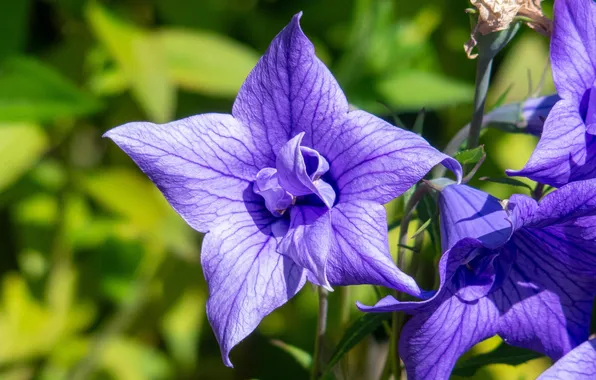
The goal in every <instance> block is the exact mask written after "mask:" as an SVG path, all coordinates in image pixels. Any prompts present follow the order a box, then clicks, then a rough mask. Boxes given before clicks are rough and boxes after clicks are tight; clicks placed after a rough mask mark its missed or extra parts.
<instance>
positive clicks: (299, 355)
mask: <svg viewBox="0 0 596 380" xmlns="http://www.w3.org/2000/svg"><path fill="white" fill-rule="evenodd" d="M271 344H272V345H274V346H276V347H279V348H281V349H282V350H284V351H285V352H287V353H288V354H289V355H290V356H291V357H293V358H294V359H295V360H296V361H297V362H298V364H300V366H301V367H302V368H304V369H305V370H307V371H310V367H311V366H312V355H311V354H309V353H308V352H306V351H304V350H303V349H301V348H298V347H296V346H292V345H291V344H287V343H284V342H282V341H281V340H272V341H271Z"/></svg>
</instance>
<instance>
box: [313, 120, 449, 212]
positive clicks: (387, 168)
mask: <svg viewBox="0 0 596 380" xmlns="http://www.w3.org/2000/svg"><path fill="white" fill-rule="evenodd" d="M314 147H315V149H317V151H319V152H320V153H321V154H323V155H324V156H325V158H327V160H328V161H329V162H330V169H329V173H330V177H331V180H332V181H334V182H335V187H336V188H337V189H338V191H339V194H338V196H339V202H351V201H359V200H368V201H374V202H377V203H386V202H389V201H390V200H391V199H393V198H396V197H398V196H399V195H401V194H402V193H404V192H405V191H406V190H407V189H409V188H410V187H412V185H414V184H415V183H416V182H418V181H419V180H420V179H422V178H423V177H424V176H425V175H426V173H428V171H429V170H430V169H432V167H433V166H435V165H437V164H439V163H442V164H443V165H445V166H446V167H447V168H448V169H450V170H452V171H453V172H454V173H455V174H456V176H457V178H458V180H461V166H460V165H459V163H458V162H457V161H455V160H454V159H453V158H451V157H448V156H446V155H445V154H443V153H441V152H439V151H438V150H436V149H434V148H433V147H431V146H430V145H429V144H428V142H427V141H426V140H424V139H423V138H422V137H420V136H418V135H416V134H415V133H412V132H408V131H405V130H403V129H400V128H397V127H395V126H393V125H391V124H389V123H387V122H385V121H383V120H381V119H379V118H377V117H375V116H373V115H371V114H369V113H366V112H363V111H352V112H350V113H348V115H347V117H346V118H344V119H343V120H338V121H337V123H336V124H335V125H334V126H333V127H332V128H329V129H328V130H327V131H326V134H325V135H324V136H322V137H321V138H319V139H317V140H315V141H314ZM332 185H333V183H332Z"/></svg>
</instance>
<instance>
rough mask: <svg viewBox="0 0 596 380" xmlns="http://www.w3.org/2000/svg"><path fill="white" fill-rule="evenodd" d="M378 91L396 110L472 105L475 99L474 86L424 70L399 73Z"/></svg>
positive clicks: (382, 81) (386, 80)
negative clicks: (462, 104) (461, 104)
mask: <svg viewBox="0 0 596 380" xmlns="http://www.w3.org/2000/svg"><path fill="white" fill-rule="evenodd" d="M377 89H378V91H379V92H380V93H381V94H382V95H383V96H384V97H385V99H387V101H388V102H389V104H390V105H391V106H392V107H398V108H401V109H409V110H419V109H420V108H422V107H426V108H441V107H445V106H450V105H454V104H460V103H470V102H471V101H472V100H473V98H474V86H472V85H470V84H468V83H465V82H460V81H457V80H455V79H452V78H449V77H447V76H444V75H443V74H438V73H431V72H424V71H402V72H398V73H396V74H395V75H393V76H389V77H387V78H385V79H383V80H381V81H380V82H379V83H378V84H377Z"/></svg>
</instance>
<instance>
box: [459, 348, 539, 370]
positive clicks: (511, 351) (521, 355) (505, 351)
mask: <svg viewBox="0 0 596 380" xmlns="http://www.w3.org/2000/svg"><path fill="white" fill-rule="evenodd" d="M541 356H542V355H540V354H538V353H536V352H534V351H530V350H526V349H523V348H518V347H514V346H510V345H508V344H506V343H501V344H500V345H499V346H498V347H497V348H496V349H495V350H493V351H491V352H489V353H486V354H481V355H477V356H474V357H472V358H469V359H467V360H460V361H459V362H458V363H457V364H456V366H455V369H454V370H453V374H454V375H457V376H466V377H470V376H472V375H474V373H476V371H478V370H479V369H480V368H482V367H484V366H486V365H489V364H508V365H511V366H516V365H519V364H523V363H525V362H527V361H529V360H532V359H536V358H539V357H541Z"/></svg>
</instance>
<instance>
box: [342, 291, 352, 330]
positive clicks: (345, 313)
mask: <svg viewBox="0 0 596 380" xmlns="http://www.w3.org/2000/svg"><path fill="white" fill-rule="evenodd" d="M350 295H351V292H350V287H349V286H342V287H340V288H339V327H340V328H341V329H344V328H345V327H346V326H347V324H348V322H349V321H350V310H352V305H351V304H350Z"/></svg>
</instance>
